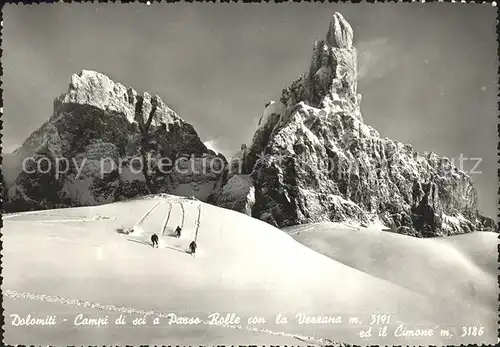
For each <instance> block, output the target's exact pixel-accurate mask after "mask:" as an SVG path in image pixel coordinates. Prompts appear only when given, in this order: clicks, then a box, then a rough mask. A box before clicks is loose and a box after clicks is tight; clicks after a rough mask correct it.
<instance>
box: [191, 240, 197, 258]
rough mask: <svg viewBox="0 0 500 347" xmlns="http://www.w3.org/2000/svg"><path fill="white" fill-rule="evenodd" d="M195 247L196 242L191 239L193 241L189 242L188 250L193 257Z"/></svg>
mask: <svg viewBox="0 0 500 347" xmlns="http://www.w3.org/2000/svg"><path fill="white" fill-rule="evenodd" d="M196 247H197V246H196V242H195V241H193V242H191V243H190V244H189V251H190V253H191V254H192V255H193V257H194V253H195V252H196Z"/></svg>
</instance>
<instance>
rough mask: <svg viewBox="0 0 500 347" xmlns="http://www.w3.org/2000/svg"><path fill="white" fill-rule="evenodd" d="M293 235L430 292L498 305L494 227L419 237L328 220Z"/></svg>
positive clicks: (477, 305) (472, 304)
mask: <svg viewBox="0 0 500 347" xmlns="http://www.w3.org/2000/svg"><path fill="white" fill-rule="evenodd" d="M291 235H293V237H294V239H296V240H297V241H299V242H300V243H302V244H304V245H306V246H308V247H310V248H311V249H314V250H316V251H318V252H320V253H322V254H324V255H326V256H328V257H330V258H332V259H334V260H336V261H338V262H341V263H343V264H346V265H348V266H351V267H353V268H356V269H358V270H361V271H364V272H366V273H368V274H370V275H373V276H376V277H378V278H381V279H384V280H387V281H390V282H392V283H394V284H397V285H400V286H402V287H405V288H409V289H412V290H414V291H416V292H419V293H421V294H423V295H426V296H428V297H431V298H435V299H437V300H444V301H448V302H449V303H450V305H455V304H456V305H460V304H465V305H467V306H468V308H469V309H471V310H477V309H485V310H492V311H496V306H497V299H498V291H497V290H496V287H497V276H498V270H497V267H498V264H497V261H496V257H497V246H498V235H497V234H495V233H492V232H476V233H472V234H465V235H460V236H458V235H455V236H448V237H444V238H428V239H419V238H413V237H409V236H405V235H399V234H394V233H388V232H383V231H381V230H369V229H366V228H356V229H353V228H349V227H346V226H341V225H339V224H337V223H328V222H326V223H318V224H313V225H305V226H301V227H297V228H294V229H293V231H292V234H291ZM443 278H446V280H445V281H439V280H438V279H443Z"/></svg>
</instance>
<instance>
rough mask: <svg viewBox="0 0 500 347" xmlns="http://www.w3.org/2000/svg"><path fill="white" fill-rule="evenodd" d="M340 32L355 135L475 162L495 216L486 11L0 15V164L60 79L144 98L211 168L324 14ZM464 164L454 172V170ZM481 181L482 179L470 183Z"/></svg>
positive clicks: (278, 86)
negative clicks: (354, 81) (350, 35)
mask: <svg viewBox="0 0 500 347" xmlns="http://www.w3.org/2000/svg"><path fill="white" fill-rule="evenodd" d="M335 11H338V12H341V13H342V14H343V15H344V17H345V18H346V19H347V20H348V21H349V23H351V25H352V27H353V30H354V42H355V46H356V47H357V48H358V54H359V58H358V65H359V74H360V76H359V77H360V78H359V85H358V91H359V92H360V93H361V94H363V101H362V105H361V106H362V112H363V117H364V120H365V123H367V124H370V125H372V126H374V127H375V128H377V129H378V130H379V131H380V133H381V136H382V137H386V136H387V137H390V138H393V139H396V140H400V141H402V142H404V143H411V144H412V145H413V146H414V147H415V148H416V149H417V150H418V151H421V152H423V151H426V150H433V151H434V152H436V153H438V154H439V155H443V156H448V157H450V158H453V159H454V160H455V161H456V163H458V160H459V158H460V156H461V155H462V156H463V157H466V158H482V160H481V162H480V164H479V166H478V167H477V168H476V170H475V172H478V173H473V174H471V177H472V179H473V180H474V181H475V182H476V184H477V188H478V191H479V199H480V209H481V210H482V211H483V212H484V213H486V214H488V215H491V216H494V215H495V214H496V209H497V207H496V206H497V203H496V196H497V186H498V184H497V179H496V168H497V164H496V153H495V152H496V150H495V149H496V145H497V133H496V124H497V118H496V117H497V97H496V92H497V61H498V58H497V54H496V50H497V43H496V34H495V19H496V11H495V8H493V7H492V6H491V5H474V4H394V3H392V4H380V3H379V4H366V3H365V4H310V3H300V4H296V3H287V4H275V3H270V4H264V3H262V4H243V3H238V4H211V3H207V4H200V3H192V4H188V3H179V4H161V5H160V4H157V3H154V4H152V5H150V6H146V5H141V4H121V3H116V4H111V3H110V4H55V5H30V6H26V5H24V6H21V5H6V6H5V7H4V22H3V26H4V28H3V47H2V48H3V49H4V51H3V57H2V61H3V67H4V76H3V82H4V84H3V88H4V112H5V117H4V136H3V143H4V149H5V151H12V150H13V149H15V147H16V146H18V145H20V144H21V143H22V141H23V140H24V139H25V138H26V137H27V136H28V135H29V134H30V133H31V132H32V131H33V130H35V129H36V128H38V127H39V126H40V125H41V124H42V123H43V122H44V121H45V120H47V119H48V118H49V116H50V115H51V113H52V106H53V103H52V102H53V99H54V97H56V96H58V95H60V94H61V93H63V92H65V91H66V90H67V88H68V84H69V79H70V76H71V74H72V73H76V72H79V71H80V70H82V69H89V70H96V71H99V72H102V73H104V74H106V75H108V76H109V77H110V78H112V79H113V80H115V81H118V82H121V83H122V84H124V85H127V86H131V87H133V88H135V89H136V90H137V91H139V92H144V91H147V92H149V93H156V94H158V95H160V96H161V97H162V99H163V100H164V101H165V103H167V104H168V105H170V106H171V107H172V108H173V109H174V110H175V111H176V112H177V113H178V114H179V115H180V116H181V117H182V118H184V119H185V120H187V121H189V122H191V123H192V124H193V125H194V126H195V128H196V129H197V130H198V133H199V134H200V136H201V138H202V139H203V140H204V141H211V143H212V145H213V146H215V147H217V148H218V149H220V150H221V151H222V152H223V153H225V154H228V153H229V154H230V153H232V152H234V151H235V150H237V149H239V147H240V144H241V143H243V142H249V141H250V139H251V136H252V135H253V132H254V130H255V127H256V125H257V122H258V119H259V117H260V116H261V112H262V110H263V108H264V105H265V104H266V102H267V101H268V100H278V99H279V95H280V93H281V90H282V89H283V88H284V87H285V86H287V85H288V84H289V83H290V82H292V81H293V80H294V79H295V78H296V77H297V76H298V75H299V74H301V73H303V72H305V71H306V70H307V69H308V66H309V60H310V57H311V48H312V43H313V41H314V40H316V39H320V38H323V37H324V36H325V35H326V32H327V29H328V24H329V21H330V18H331V16H332V14H333V13H334V12H335ZM474 164H475V160H466V161H465V169H470V166H474ZM479 172H482V173H479Z"/></svg>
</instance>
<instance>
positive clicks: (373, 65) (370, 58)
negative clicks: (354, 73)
mask: <svg viewBox="0 0 500 347" xmlns="http://www.w3.org/2000/svg"><path fill="white" fill-rule="evenodd" d="M357 51H358V79H359V80H363V81H365V82H368V81H371V80H374V79H378V78H381V77H383V76H384V75H386V74H387V73H389V72H390V71H391V70H393V69H394V68H395V67H396V54H395V49H394V48H393V47H392V46H391V45H390V43H389V42H388V40H387V39H386V38H377V39H374V40H371V41H362V42H360V43H358V44H357Z"/></svg>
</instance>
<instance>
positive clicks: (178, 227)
mask: <svg viewBox="0 0 500 347" xmlns="http://www.w3.org/2000/svg"><path fill="white" fill-rule="evenodd" d="M181 231H182V229H181V227H180V226H177V228H176V229H175V237H181Z"/></svg>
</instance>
